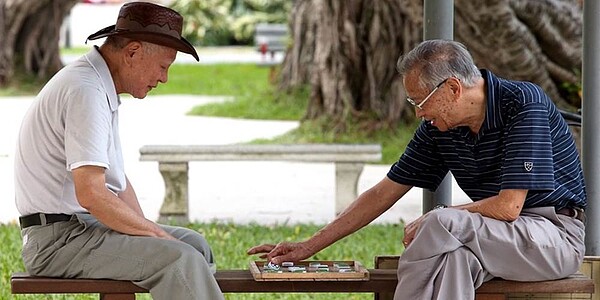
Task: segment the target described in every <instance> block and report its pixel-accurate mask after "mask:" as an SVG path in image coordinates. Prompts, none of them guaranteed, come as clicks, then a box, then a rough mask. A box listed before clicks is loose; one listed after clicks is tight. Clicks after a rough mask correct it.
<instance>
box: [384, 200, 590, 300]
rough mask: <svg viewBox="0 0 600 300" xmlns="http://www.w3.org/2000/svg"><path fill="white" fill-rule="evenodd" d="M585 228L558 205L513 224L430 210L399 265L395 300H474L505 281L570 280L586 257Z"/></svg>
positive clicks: (530, 212)
mask: <svg viewBox="0 0 600 300" xmlns="http://www.w3.org/2000/svg"><path fill="white" fill-rule="evenodd" d="M584 235H585V228H584V224H583V223H582V222H581V221H579V220H577V219H574V218H571V217H568V216H563V215H557V214H556V213H555V212H554V208H553V207H540V208H531V209H524V210H523V212H522V213H521V216H520V217H519V218H518V219H517V220H516V221H514V222H504V221H498V220H495V219H491V218H486V217H483V216H481V215H480V214H476V213H470V212H468V211H466V210H458V209H451V208H449V209H441V210H435V211H432V212H430V213H429V214H428V215H427V216H426V217H425V218H424V219H423V222H422V223H421V226H420V228H419V229H418V232H417V234H416V236H415V239H414V240H413V241H412V242H411V244H410V245H409V246H408V248H406V250H405V251H404V253H403V254H402V256H401V257H400V261H399V263H398V286H397V287H396V292H395V294H394V299H395V300H418V299H427V300H429V299H448V300H465V299H467V300H468V299H475V289H477V288H478V287H479V286H481V284H482V283H484V282H486V281H488V280H490V279H492V278H494V277H500V278H504V279H508V280H517V281H540V280H550V279H558V278H563V277H566V276H569V275H571V274H573V273H575V272H577V270H578V269H579V267H580V265H581V263H582V261H583V257H584V255H585V244H584Z"/></svg>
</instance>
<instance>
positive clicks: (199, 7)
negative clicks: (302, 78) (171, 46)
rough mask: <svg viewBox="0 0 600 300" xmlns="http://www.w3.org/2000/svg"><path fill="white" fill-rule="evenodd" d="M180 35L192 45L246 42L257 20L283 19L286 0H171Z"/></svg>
mask: <svg viewBox="0 0 600 300" xmlns="http://www.w3.org/2000/svg"><path fill="white" fill-rule="evenodd" d="M171 7H172V8H173V9H175V10H177V11H178V12H179V13H181V15H183V17H184V20H185V24H184V28H183V35H184V36H185V37H186V38H187V39H188V40H190V42H191V43H192V44H195V45H249V44H252V38H253V35H254V28H255V26H256V24H258V23H287V18H288V14H289V11H290V10H291V7H292V1H289V0H268V1H267V0H175V1H174V2H173V3H172V4H171Z"/></svg>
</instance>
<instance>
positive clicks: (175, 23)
mask: <svg viewBox="0 0 600 300" xmlns="http://www.w3.org/2000/svg"><path fill="white" fill-rule="evenodd" d="M182 26H183V17H182V16H181V15H180V14H179V13H178V12H176V11H174V10H172V9H170V8H167V7H164V6H160V5H157V4H153V3H148V2H130V3H126V4H124V5H123V6H122V7H121V10H120V11H119V17H118V18H117V24H115V25H111V26H108V27H106V28H104V29H101V30H99V31H98V32H96V33H94V34H92V35H90V36H88V38H87V39H88V40H95V39H99V38H103V37H107V36H111V35H115V36H122V37H127V38H131V39H136V40H140V41H145V42H149V43H153V44H157V45H161V46H166V47H170V48H173V49H176V50H178V51H181V52H185V53H188V54H191V55H192V56H194V58H195V59H196V61H198V60H199V59H198V54H197V53H196V49H194V47H193V46H192V44H190V42H188V41H187V40H186V39H184V38H183V37H181V28H182ZM86 41H87V40H86Z"/></svg>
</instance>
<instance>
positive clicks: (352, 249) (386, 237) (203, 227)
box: [0, 223, 403, 300]
mask: <svg viewBox="0 0 600 300" xmlns="http://www.w3.org/2000/svg"><path fill="white" fill-rule="evenodd" d="M189 227H190V228H193V229H195V230H197V231H199V232H201V233H202V234H203V235H204V236H205V237H206V239H207V240H208V242H209V243H210V244H211V246H212V248H213V252H214V253H215V256H216V261H217V267H218V268H219V269H232V268H244V269H246V268H248V264H249V263H250V262H251V261H253V260H259V258H258V257H256V256H248V255H246V254H245V252H246V250H247V249H248V248H250V247H252V246H254V245H257V244H261V243H272V242H278V241H300V240H303V239H306V238H308V237H309V236H311V235H312V234H313V233H314V232H315V231H317V230H318V229H319V228H320V226H317V225H311V224H302V225H273V226H264V225H256V224H251V225H236V224H224V223H201V224H191V225H190V226H189ZM402 235H403V224H380V225H375V224H373V225H368V226H366V227H365V228H363V229H361V230H359V231H358V232H356V233H355V234H353V235H350V236H348V237H347V238H345V239H342V240H340V241H338V242H337V243H336V244H333V245H332V246H330V247H329V248H326V249H325V250H323V251H322V252H320V253H318V254H317V255H315V256H314V257H312V258H311V259H314V260H357V261H360V262H361V263H363V264H364V265H365V266H366V267H367V268H373V258H374V257H375V256H376V255H398V254H400V253H401V252H402V250H403V247H402V245H401V244H402V243H401V240H402ZM0 238H1V239H2V241H3V243H2V245H1V246H0V266H1V267H2V270H1V272H2V274H1V276H0V299H11V298H12V299H97V295H78V296H74V295H57V296H52V297H51V296H40V295H32V296H12V295H11V294H10V274H11V273H12V272H18V271H23V270H24V267H23V263H22V260H21V257H20V251H21V237H20V234H19V228H18V227H17V226H16V225H14V224H11V225H0ZM137 298H138V299H150V297H149V296H148V295H139V296H138V297H137ZM226 298H227V299H239V300H242V299H243V300H246V299H293V300H300V299H323V300H325V299H327V300H329V299H340V300H342V299H365V300H366V299H373V295H372V294H311V295H306V294H227V295H226Z"/></svg>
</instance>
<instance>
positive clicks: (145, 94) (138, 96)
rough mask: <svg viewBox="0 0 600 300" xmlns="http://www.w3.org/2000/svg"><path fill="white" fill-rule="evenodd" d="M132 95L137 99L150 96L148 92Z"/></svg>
mask: <svg viewBox="0 0 600 300" xmlns="http://www.w3.org/2000/svg"><path fill="white" fill-rule="evenodd" d="M131 96H132V97H133V98H136V99H144V98H146V96H148V93H143V94H131Z"/></svg>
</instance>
